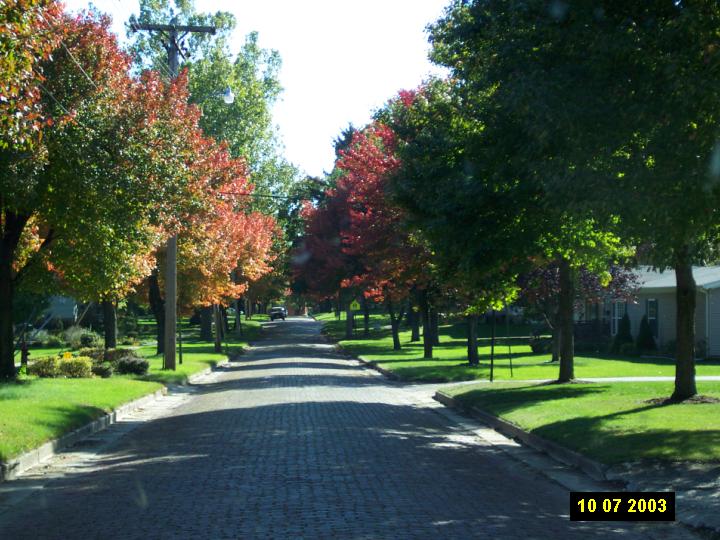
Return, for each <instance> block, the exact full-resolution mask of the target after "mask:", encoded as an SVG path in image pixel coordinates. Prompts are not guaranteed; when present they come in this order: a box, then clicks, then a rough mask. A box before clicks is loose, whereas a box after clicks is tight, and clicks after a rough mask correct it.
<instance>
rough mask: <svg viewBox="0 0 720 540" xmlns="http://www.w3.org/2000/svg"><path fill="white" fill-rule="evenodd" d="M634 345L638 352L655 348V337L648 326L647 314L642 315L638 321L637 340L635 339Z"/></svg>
mask: <svg viewBox="0 0 720 540" xmlns="http://www.w3.org/2000/svg"><path fill="white" fill-rule="evenodd" d="M635 345H636V346H637V350H638V352H640V353H643V352H645V351H656V350H657V344H656V343H655V337H654V336H653V333H652V328H650V323H649V322H648V318H647V315H643V318H642V320H641V321H640V329H639V330H638V337H637V341H635Z"/></svg>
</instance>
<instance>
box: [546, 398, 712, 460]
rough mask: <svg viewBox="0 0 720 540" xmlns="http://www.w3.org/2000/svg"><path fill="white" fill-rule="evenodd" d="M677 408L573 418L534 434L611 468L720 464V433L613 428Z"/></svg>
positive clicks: (641, 408) (659, 405)
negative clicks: (664, 463)
mask: <svg viewBox="0 0 720 540" xmlns="http://www.w3.org/2000/svg"><path fill="white" fill-rule="evenodd" d="M674 406H676V405H661V404H657V405H647V406H644V407H638V408H636V409H632V410H626V411H621V412H617V413H612V414H607V415H602V416H593V417H581V418H572V419H569V420H562V421H558V422H553V423H551V424H548V425H545V426H542V427H539V428H537V429H535V430H533V433H535V434H537V435H539V436H541V437H544V438H546V439H549V440H552V441H555V442H558V443H560V444H562V445H564V446H567V447H568V448H571V449H573V450H576V451H578V452H581V453H582V454H585V455H587V456H590V457H592V458H594V459H597V460H598V461H600V462H602V463H605V464H608V465H612V464H617V463H622V462H626V461H636V460H686V461H718V460H720V429H705V430H685V429H682V428H681V427H680V428H667V429H642V430H636V431H632V430H630V429H622V428H620V427H617V426H615V427H613V425H612V421H613V420H617V419H620V418H622V417H623V416H632V415H635V414H639V413H642V412H644V411H647V410H650V409H655V408H658V407H674ZM692 406H696V405H692Z"/></svg>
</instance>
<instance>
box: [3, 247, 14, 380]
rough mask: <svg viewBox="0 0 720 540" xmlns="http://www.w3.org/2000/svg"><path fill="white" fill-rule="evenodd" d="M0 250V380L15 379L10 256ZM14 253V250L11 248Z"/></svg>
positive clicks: (12, 291)
mask: <svg viewBox="0 0 720 540" xmlns="http://www.w3.org/2000/svg"><path fill="white" fill-rule="evenodd" d="M4 244H5V238H3V247H2V248H0V379H14V378H15V333H14V328H13V311H12V305H13V293H14V290H13V278H12V256H11V255H9V254H8V253H6V251H5V249H4V247H5V246H4ZM13 251H14V248H13Z"/></svg>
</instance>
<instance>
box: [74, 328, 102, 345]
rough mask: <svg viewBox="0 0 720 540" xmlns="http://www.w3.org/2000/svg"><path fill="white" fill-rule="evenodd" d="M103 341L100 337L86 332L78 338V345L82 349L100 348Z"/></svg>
mask: <svg viewBox="0 0 720 540" xmlns="http://www.w3.org/2000/svg"><path fill="white" fill-rule="evenodd" d="M104 343H105V339H104V338H103V337H102V336H101V335H100V334H96V333H95V332H92V331H90V330H88V331H87V332H86V333H84V334H83V335H82V336H80V345H81V346H83V347H102V346H103V344H104Z"/></svg>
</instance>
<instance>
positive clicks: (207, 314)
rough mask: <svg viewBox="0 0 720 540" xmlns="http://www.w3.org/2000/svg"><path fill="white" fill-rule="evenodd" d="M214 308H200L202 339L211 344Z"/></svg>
mask: <svg viewBox="0 0 720 540" xmlns="http://www.w3.org/2000/svg"><path fill="white" fill-rule="evenodd" d="M212 325H213V306H207V307H202V308H200V339H201V340H202V341H208V342H211V341H212V340H213V329H212Z"/></svg>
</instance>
